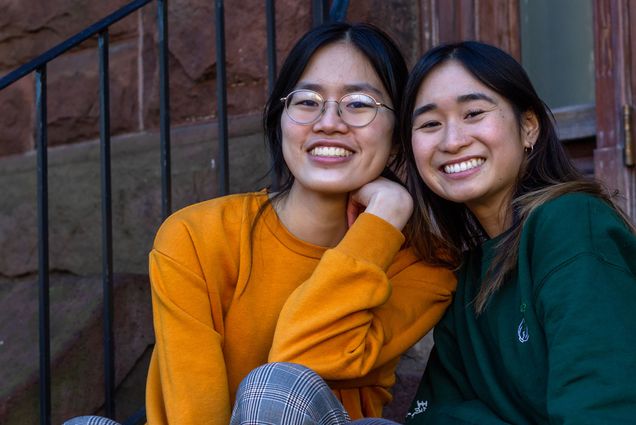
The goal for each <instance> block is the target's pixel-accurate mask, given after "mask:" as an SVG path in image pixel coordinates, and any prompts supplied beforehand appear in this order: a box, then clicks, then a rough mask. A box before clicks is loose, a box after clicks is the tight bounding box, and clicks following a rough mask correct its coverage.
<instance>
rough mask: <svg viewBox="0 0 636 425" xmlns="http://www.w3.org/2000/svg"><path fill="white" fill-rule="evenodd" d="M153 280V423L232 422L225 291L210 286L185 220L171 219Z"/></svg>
mask: <svg viewBox="0 0 636 425" xmlns="http://www.w3.org/2000/svg"><path fill="white" fill-rule="evenodd" d="M222 269H223V267H222V266H221V265H219V267H218V270H222ZM219 273H221V272H220V271H219ZM150 280H151V286H152V304H153V321H154V328H155V336H156V344H155V348H154V352H153V357H152V360H151V364H150V369H149V373H148V383H147V388H146V409H147V417H148V423H149V424H150V425H155V424H162V425H163V424H170V425H189V424H201V423H210V422H206V420H204V419H202V418H208V419H207V421H209V420H211V419H210V418H214V419H215V421H218V422H214V423H227V422H229V417H230V411H229V406H230V396H229V390H228V383H227V375H226V370H225V360H224V357H223V352H222V336H221V334H220V333H219V331H218V330H217V329H222V328H221V326H222V318H221V311H222V310H221V306H220V301H219V300H220V296H219V295H218V293H216V294H215V291H216V292H218V289H216V290H215V288H210V289H208V286H207V284H206V280H205V279H204V277H203V271H202V268H201V265H200V263H199V259H198V255H197V252H196V249H195V244H194V242H193V240H192V238H191V235H190V233H189V230H188V227H187V225H186V224H185V223H183V222H180V221H178V220H175V219H168V221H167V222H166V223H165V224H164V225H163V226H162V228H161V229H160V231H159V233H158V235H157V238H156V240H155V245H154V248H153V250H152V252H151V253H150Z"/></svg>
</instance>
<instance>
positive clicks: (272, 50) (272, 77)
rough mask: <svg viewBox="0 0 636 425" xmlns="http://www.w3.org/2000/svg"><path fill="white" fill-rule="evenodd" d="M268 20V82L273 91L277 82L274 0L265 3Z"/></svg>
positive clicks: (270, 89) (270, 90)
mask: <svg viewBox="0 0 636 425" xmlns="http://www.w3.org/2000/svg"><path fill="white" fill-rule="evenodd" d="M265 16H266V21H267V84H268V88H269V92H270V93H271V92H272V89H273V88H274V83H275V82H276V71H277V70H276V5H275V2H274V0H267V1H266V3H265Z"/></svg>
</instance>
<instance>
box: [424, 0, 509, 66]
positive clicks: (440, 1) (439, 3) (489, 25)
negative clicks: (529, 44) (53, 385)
mask: <svg viewBox="0 0 636 425" xmlns="http://www.w3.org/2000/svg"><path fill="white" fill-rule="evenodd" d="M420 12H421V14H420V16H421V28H422V31H421V34H422V41H423V43H422V49H423V50H426V49H428V48H430V47H432V46H434V45H437V44H439V43H444V42H455V41H461V40H479V41H484V42H486V43H490V44H493V45H495V46H498V47H500V48H502V49H504V50H506V51H507V52H509V53H511V54H512V55H513V56H514V57H516V58H517V59H519V58H520V57H521V48H520V40H519V28H520V25H519V1H518V0H421V1H420Z"/></svg>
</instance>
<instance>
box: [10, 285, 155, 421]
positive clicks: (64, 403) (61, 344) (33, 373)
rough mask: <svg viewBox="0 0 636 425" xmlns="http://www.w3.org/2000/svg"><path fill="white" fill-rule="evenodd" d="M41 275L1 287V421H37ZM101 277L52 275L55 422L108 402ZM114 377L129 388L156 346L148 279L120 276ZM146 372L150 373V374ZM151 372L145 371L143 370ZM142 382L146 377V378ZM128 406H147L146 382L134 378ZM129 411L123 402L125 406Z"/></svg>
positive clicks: (128, 411) (129, 410)
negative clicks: (39, 278) (130, 376)
mask: <svg viewBox="0 0 636 425" xmlns="http://www.w3.org/2000/svg"><path fill="white" fill-rule="evenodd" d="M36 281H37V277H26V278H20V279H15V280H6V279H3V280H2V281H1V282H0V298H2V299H3V300H4V303H3V308H2V309H1V310H0V347H1V349H0V380H1V381H2V383H3V384H2V386H1V387H0V423H2V424H5V425H13V424H15V425H23V424H35V423H38V415H39V408H38V376H39V375H38V358H39V350H38V325H37V317H38V315H37V308H38V306H37V299H38V296H37V284H36ZM101 285H102V283H101V279H100V278H99V277H98V276H92V277H78V276H73V275H69V274H60V273H53V274H52V275H51V278H50V286H51V290H50V311H51V314H50V317H51V367H52V373H51V406H52V423H55V424H59V423H61V422H62V420H63V419H67V418H69V417H71V416H77V415H80V414H86V413H91V412H95V411H97V410H98V409H99V407H100V406H101V404H102V403H103V396H104V393H103V387H104V384H103V363H104V361H103V358H104V357H103V344H102V304H101V302H102V296H101V293H102V290H101ZM113 304H114V306H115V309H114V323H113V329H114V341H115V347H116V348H115V350H116V351H115V358H116V367H115V380H116V382H117V384H122V383H124V384H122V385H123V387H130V386H131V382H130V380H128V382H126V381H127V379H128V376H129V375H131V374H132V375H139V373H138V372H137V370H136V369H140V368H141V369H145V368H146V364H147V360H146V359H145V357H147V355H146V351H147V350H148V347H149V346H151V345H152V344H153V342H154V337H153V334H152V318H151V307H150V293H149V285H148V277H147V276H142V275H130V274H129V275H115V278H114V303H113ZM144 372H145V371H144ZM144 374H145V373H144ZM142 378H143V377H142ZM136 381H137V382H135V383H134V387H135V388H136V390H135V391H134V392H131V391H130V390H128V389H127V388H125V390H124V391H125V392H126V396H127V397H128V398H129V400H128V403H127V408H126V409H124V408H123V407H121V406H120V407H121V409H120V410H121V411H120V414H121V415H120V417H121V418H124V417H125V416H127V415H130V414H131V413H132V412H133V411H134V410H135V409H137V408H139V407H141V406H142V405H143V402H144V400H143V398H144V396H143V393H144V380H143V379H140V378H139V377H137V378H136ZM122 406H123V404H122Z"/></svg>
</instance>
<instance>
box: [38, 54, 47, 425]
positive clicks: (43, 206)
mask: <svg viewBox="0 0 636 425" xmlns="http://www.w3.org/2000/svg"><path fill="white" fill-rule="evenodd" d="M46 101H47V99H46V65H42V66H41V67H39V68H38V69H37V70H36V73H35V104H36V115H37V118H36V145H37V181H38V185H37V197H38V291H39V297H38V298H39V306H38V311H39V314H38V325H39V337H40V338H39V339H40V424H41V425H49V424H50V423H51V343H50V336H51V335H50V322H49V194H48V159H47V122H46V121H47V110H46Z"/></svg>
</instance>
